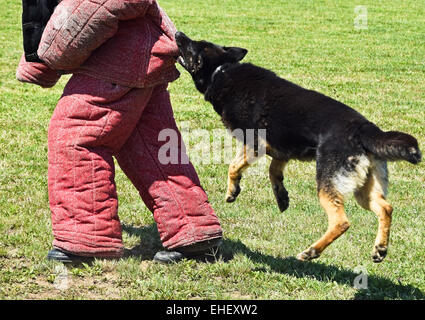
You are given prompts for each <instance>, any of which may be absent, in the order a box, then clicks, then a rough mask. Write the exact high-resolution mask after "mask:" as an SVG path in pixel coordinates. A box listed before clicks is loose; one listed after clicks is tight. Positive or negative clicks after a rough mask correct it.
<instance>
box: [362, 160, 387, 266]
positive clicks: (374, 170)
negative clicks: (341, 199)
mask: <svg viewBox="0 0 425 320" xmlns="http://www.w3.org/2000/svg"><path fill="white" fill-rule="evenodd" d="M387 186H388V171H387V163H386V162H385V161H381V160H373V161H372V167H371V170H370V173H369V176H368V179H367V181H366V183H365V184H364V186H362V187H361V188H360V189H358V190H357V191H356V192H355V193H354V196H355V198H356V200H357V202H358V203H359V205H361V206H362V207H363V208H364V209H366V210H370V211H372V212H374V213H375V214H376V215H377V216H378V221H379V227H378V234H377V236H376V240H375V245H374V247H373V251H372V260H373V262H381V261H382V260H384V258H385V256H386V255H387V251H388V243H389V238H390V229H391V220H392V212H393V208H392V206H391V205H390V204H389V203H388V202H387V200H386V199H385V195H386V192H387Z"/></svg>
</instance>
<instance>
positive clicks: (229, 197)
mask: <svg viewBox="0 0 425 320" xmlns="http://www.w3.org/2000/svg"><path fill="white" fill-rule="evenodd" d="M240 192H241V187H240V186H239V185H236V186H233V190H227V193H226V202H229V203H230V202H234V201H235V200H236V198H237V197H238V195H239V193H240Z"/></svg>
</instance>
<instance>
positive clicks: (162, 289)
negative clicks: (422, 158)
mask: <svg viewBox="0 0 425 320" xmlns="http://www.w3.org/2000/svg"><path fill="white" fill-rule="evenodd" d="M2 3H3V6H2V7H3V10H2V11H1V13H0V17H1V19H0V41H1V44H2V45H1V47H0V63H1V69H0V94H1V98H0V299H21V298H25V299H42V298H44V299H45V298H48V299H424V298H425V268H424V265H425V248H424V242H425V204H424V195H425V191H424V185H425V164H424V163H421V164H420V165H418V166H413V165H410V164H408V163H406V162H400V163H391V164H390V165H389V170H390V191H389V195H388V197H389V199H390V202H391V203H392V204H393V206H394V219H393V228H392V234H391V245H390V249H389V253H388V256H387V258H386V259H385V260H384V262H382V263H381V264H374V263H373V262H372V260H371V258H370V254H371V250H372V246H373V243H374V239H375V236H376V231H377V219H376V217H375V216H374V214H373V213H370V212H365V211H364V210H363V209H361V208H360V207H359V206H358V205H357V204H356V203H355V201H354V200H353V199H352V198H350V200H349V201H348V202H347V206H346V209H347V214H348V216H349V219H350V221H351V228H350V230H349V231H348V232H347V233H346V234H345V235H344V236H342V237H341V238H340V239H338V240H337V241H336V242H335V243H333V244H332V245H331V246H330V247H329V248H328V249H327V250H326V251H325V252H324V254H323V255H322V257H321V258H319V259H318V260H315V261H313V262H307V263H301V262H298V261H297V260H295V259H294V258H293V257H294V256H296V254H298V253H299V252H301V251H302V250H304V249H306V248H307V247H308V246H309V245H310V244H311V243H312V242H313V241H315V240H317V239H318V238H319V237H320V236H321V235H322V234H323V232H324V231H325V230H326V227H327V218H326V215H325V213H324V212H323V211H322V210H321V208H320V206H319V202H318V201H317V196H316V186H315V165H314V163H301V162H296V161H294V162H291V163H290V164H289V166H288V167H287V171H286V187H287V189H288V192H289V195H290V198H291V204H290V207H289V209H288V210H287V211H286V212H285V213H283V214H281V213H280V212H279V210H278V208H277V205H276V204H275V200H274V196H273V192H272V190H271V188H270V186H269V181H268V177H267V174H266V173H264V174H263V175H259V174H250V173H249V170H248V172H247V173H246V174H245V176H244V178H243V179H242V185H241V186H242V192H241V194H240V196H239V198H238V200H237V201H236V202H235V203H233V204H226V203H225V202H224V195H225V188H226V183H225V181H226V174H227V165H226V164H211V165H204V164H200V163H195V166H196V169H197V170H198V173H199V176H200V178H201V182H202V184H203V187H204V188H205V190H206V191H207V193H208V195H209V198H210V202H211V204H212V205H213V207H214V208H215V210H216V211H217V213H218V215H219V217H220V220H221V223H222V226H223V229H224V236H225V241H224V245H223V252H224V257H225V258H224V259H221V260H219V261H217V262H216V263H214V264H209V263H202V262H195V261H183V262H181V263H178V264H175V265H169V266H168V265H159V264H156V263H154V262H152V257H153V255H154V253H155V252H156V251H157V250H159V249H160V248H161V244H160V241H159V237H158V233H157V231H156V226H155V224H154V221H153V218H152V215H151V213H150V212H149V211H148V210H147V208H146V207H145V206H144V204H143V202H142V201H141V199H140V198H139V196H138V194H137V192H136V190H135V189H134V188H133V186H132V185H131V183H130V182H129V181H128V180H127V179H126V177H125V176H124V174H123V173H122V171H121V170H120V169H119V168H117V179H116V181H117V188H118V194H119V199H120V209H119V212H120V219H121V221H122V224H123V230H124V233H123V238H124V242H125V246H126V248H127V249H128V254H127V256H126V257H125V258H123V259H121V260H119V261H104V260H96V261H95V262H94V263H93V264H91V265H82V266H79V267H70V268H69V269H67V273H68V288H67V289H66V290H60V288H58V286H56V285H55V283H57V282H56V273H57V268H58V266H57V265H56V264H55V263H52V262H47V261H46V260H45V256H46V254H47V251H48V250H49V249H50V248H51V242H52V233H51V224H50V211H49V208H48V195H47V127H48V123H49V119H50V116H51V114H52V111H53V109H54V107H55V104H56V102H57V100H58V98H59V96H60V94H61V92H62V89H63V87H64V85H65V83H66V80H67V77H64V78H63V79H61V81H60V82H59V83H58V84H57V85H56V86H55V87H54V88H53V89H48V90H43V89H41V88H38V87H36V86H32V85H24V84H21V83H19V82H17V81H16V80H15V68H16V65H17V63H18V61H19V57H20V55H21V52H22V37H21V25H20V15H21V3H20V1H17V0H3V2H2ZM160 4H161V5H162V6H163V7H164V9H165V10H166V11H167V13H168V14H169V16H170V17H171V18H172V19H173V21H174V22H175V24H176V25H177V27H178V29H180V30H181V31H184V32H185V33H186V34H188V35H189V36H191V37H193V38H195V39H201V38H202V39H208V40H210V41H213V42H217V43H220V44H224V45H237V46H241V47H245V48H247V49H248V50H249V54H248V55H247V57H246V59H245V61H249V62H252V63H255V64H258V65H260V66H263V67H266V68H269V69H272V70H274V71H275V72H276V73H277V74H279V75H280V76H282V77H284V78H286V79H288V80H290V81H293V82H295V83H298V84H300V85H302V86H304V87H307V88H310V89H314V90H317V91H320V92H323V93H325V94H327V95H329V96H331V97H333V98H336V99H338V100H340V101H342V102H344V103H346V104H348V105H350V106H352V107H353V108H355V109H357V110H358V111H360V112H361V113H362V114H364V115H365V116H366V117H368V118H369V119H370V120H372V121H373V122H375V123H377V124H378V125H379V126H380V127H381V128H383V129H384V130H400V131H405V132H409V133H411V134H413V135H414V136H416V137H417V138H418V140H419V144H420V145H421V146H422V147H423V149H424V150H425V88H424V84H425V62H424V57H425V20H424V16H425V5H424V3H423V1H415V0H409V1H395V0H390V1H371V0H364V1H361V2H360V3H359V2H358V1H330V0H329V1H323V0H318V1H302V0H299V1H298V0H297V1H294V0H291V1H286V0H285V1H284V0H281V1H278V0H268V1H262V0H244V1H242V0H233V1H213V0H204V1H188V0H160ZM358 4H361V5H364V6H365V7H366V8H367V11H368V21H367V22H368V25H367V29H357V28H355V24H354V22H355V19H356V13H355V7H356V6H357V5H358ZM179 68H180V67H179ZM180 70H181V71H182V76H181V78H180V79H179V80H178V81H176V82H175V83H173V84H172V85H171V86H170V92H171V97H172V100H173V105H174V109H175V116H176V118H177V121H178V123H179V124H182V123H186V124H189V126H190V129H191V130H196V129H206V130H208V131H212V130H214V129H219V128H223V126H222V124H221V122H220V120H219V118H218V116H217V115H216V114H215V113H214V111H213V109H212V106H211V105H209V104H208V103H206V102H205V101H204V100H203V97H202V96H201V95H200V94H199V93H198V92H197V91H196V90H195V87H194V85H193V83H192V81H191V79H190V77H189V75H188V74H187V73H185V72H183V70H182V68H180ZM358 268H363V270H365V271H366V272H367V274H368V289H356V288H355V287H354V286H353V282H354V279H355V277H356V276H357V275H358V273H357V272H358Z"/></svg>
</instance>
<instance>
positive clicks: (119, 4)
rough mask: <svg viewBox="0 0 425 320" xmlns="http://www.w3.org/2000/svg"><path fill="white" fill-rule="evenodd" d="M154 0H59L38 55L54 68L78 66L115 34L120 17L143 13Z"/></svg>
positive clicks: (129, 17) (121, 18)
mask: <svg viewBox="0 0 425 320" xmlns="http://www.w3.org/2000/svg"><path fill="white" fill-rule="evenodd" d="M155 2H156V1H155V0H63V1H61V2H60V3H59V4H58V6H57V7H56V9H55V11H54V13H53V15H52V16H51V18H50V20H49V22H48V23H47V26H46V28H45V30H44V32H43V35H42V38H41V42H40V46H39V47H38V51H37V53H38V56H39V57H40V59H41V60H43V61H44V62H45V63H46V64H47V65H48V66H49V67H50V68H52V69H55V70H73V69H75V68H78V67H79V66H80V65H81V64H82V63H83V62H84V61H85V60H86V59H87V58H88V57H89V56H90V55H91V53H92V52H93V51H94V50H96V49H97V48H98V47H100V46H101V45H102V44H103V43H104V42H106V41H107V40H108V39H109V38H111V37H112V36H114V35H115V33H116V32H117V30H118V24H119V21H121V20H130V19H134V18H137V17H141V16H143V15H145V14H146V13H147V10H148V8H149V6H151V5H152V4H153V3H155Z"/></svg>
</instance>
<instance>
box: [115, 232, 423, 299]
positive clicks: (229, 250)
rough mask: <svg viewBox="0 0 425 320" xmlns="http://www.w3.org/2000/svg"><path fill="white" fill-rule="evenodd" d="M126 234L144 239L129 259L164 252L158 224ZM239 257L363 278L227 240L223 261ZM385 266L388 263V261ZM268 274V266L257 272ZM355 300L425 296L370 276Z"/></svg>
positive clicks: (318, 276)
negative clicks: (237, 255) (252, 248)
mask: <svg viewBox="0 0 425 320" xmlns="http://www.w3.org/2000/svg"><path fill="white" fill-rule="evenodd" d="M123 231H125V232H127V233H128V234H130V235H135V236H138V237H140V239H141V243H140V245H138V246H136V247H134V248H132V249H130V250H126V253H125V256H127V257H130V256H135V257H138V258H140V259H142V260H152V259H153V256H154V255H155V253H156V252H157V251H158V250H161V249H162V245H161V241H160V239H159V235H158V231H157V228H156V225H155V224H152V225H150V226H146V227H142V228H136V227H132V226H128V225H123ZM235 254H243V255H245V256H246V257H247V258H249V259H250V260H251V261H253V262H256V263H261V264H264V265H267V266H268V267H269V268H270V269H271V270H272V271H273V272H276V273H281V274H287V275H290V276H292V277H296V278H311V279H314V280H316V281H323V282H337V283H339V284H341V285H347V286H350V287H353V283H354V279H355V278H356V277H357V276H358V275H359V274H358V273H355V272H353V271H351V270H348V269H342V268H340V267H336V266H333V265H327V264H323V263H321V262H319V261H317V260H316V261H313V262H301V261H298V260H297V259H295V258H294V257H286V258H280V257H274V256H271V255H267V254H264V253H261V252H259V251H253V250H251V249H250V248H248V247H247V246H246V245H245V244H243V243H242V242H241V241H240V240H238V241H234V240H230V239H225V240H224V241H223V245H222V247H221V255H222V257H221V259H222V261H224V262H229V261H231V260H232V259H233V257H234V255H235ZM384 263H385V262H384ZM262 270H264V272H267V269H266V267H265V268H264V269H263V268H258V269H257V270H256V271H262ZM354 299H409V300H410V299H425V294H424V293H423V292H422V291H420V290H419V289H418V288H416V287H414V286H412V285H408V284H406V285H404V284H401V283H395V282H393V281H391V280H390V279H387V278H384V277H379V276H375V275H369V276H368V289H365V290H358V291H357V293H356V295H355V297H354Z"/></svg>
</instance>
